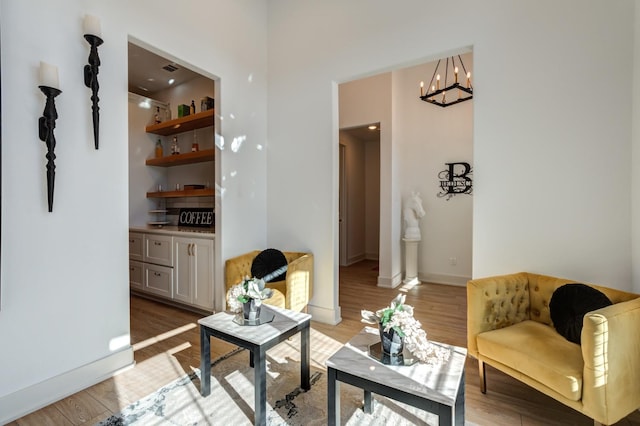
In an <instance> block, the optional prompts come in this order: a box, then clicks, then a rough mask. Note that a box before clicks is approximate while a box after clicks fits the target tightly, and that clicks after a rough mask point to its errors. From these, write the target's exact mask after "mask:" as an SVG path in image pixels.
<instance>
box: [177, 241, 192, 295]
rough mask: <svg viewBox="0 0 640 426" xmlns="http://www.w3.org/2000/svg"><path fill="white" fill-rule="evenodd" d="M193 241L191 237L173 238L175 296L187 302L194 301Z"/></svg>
mask: <svg viewBox="0 0 640 426" xmlns="http://www.w3.org/2000/svg"><path fill="white" fill-rule="evenodd" d="M192 246H193V242H192V241H191V239H190V238H181V237H174V238H173V253H174V261H173V264H174V268H173V271H174V274H175V282H174V284H175V285H174V292H173V298H174V299H176V300H179V301H181V302H185V303H189V304H191V303H193V293H194V292H193V279H192V278H191V277H192V274H193V271H192V270H193V265H192V264H193V261H192V255H191V253H192Z"/></svg>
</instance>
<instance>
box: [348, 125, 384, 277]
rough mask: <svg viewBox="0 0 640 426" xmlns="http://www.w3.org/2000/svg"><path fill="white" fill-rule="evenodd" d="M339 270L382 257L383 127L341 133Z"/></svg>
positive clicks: (371, 126)
mask: <svg viewBox="0 0 640 426" xmlns="http://www.w3.org/2000/svg"><path fill="white" fill-rule="evenodd" d="M339 173H340V177H339V179H340V184H339V187H340V189H339V191H340V196H339V199H340V201H339V223H340V225H339V228H340V229H339V232H340V266H349V265H352V264H354V263H357V262H360V261H362V260H365V259H366V260H375V261H377V260H378V258H379V253H380V245H379V241H380V123H369V124H366V125H363V126H357V127H351V128H347V129H341V130H340V172H339Z"/></svg>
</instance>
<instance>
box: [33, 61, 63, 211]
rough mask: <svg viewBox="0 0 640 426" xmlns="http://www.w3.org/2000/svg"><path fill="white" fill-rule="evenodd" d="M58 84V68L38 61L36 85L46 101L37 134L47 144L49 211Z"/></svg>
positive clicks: (51, 200)
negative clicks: (38, 75) (38, 81)
mask: <svg viewBox="0 0 640 426" xmlns="http://www.w3.org/2000/svg"><path fill="white" fill-rule="evenodd" d="M59 86H60V85H59V83H58V68H57V67H56V66H53V65H50V64H47V63H45V62H40V85H39V86H38V87H39V88H40V90H41V91H42V93H44V95H45V96H46V97H47V102H46V103H45V106H44V111H43V112H42V117H40V119H39V120H38V136H39V137H40V140H41V141H43V142H44V143H45V144H46V145H47V155H46V157H47V201H48V204H49V212H52V211H53V188H54V182H55V178H56V164H55V159H56V154H55V148H56V137H55V135H54V134H53V129H55V128H56V120H57V119H58V111H57V110H56V103H55V98H56V96H58V95H59V94H60V93H62V91H61V90H60V89H59Z"/></svg>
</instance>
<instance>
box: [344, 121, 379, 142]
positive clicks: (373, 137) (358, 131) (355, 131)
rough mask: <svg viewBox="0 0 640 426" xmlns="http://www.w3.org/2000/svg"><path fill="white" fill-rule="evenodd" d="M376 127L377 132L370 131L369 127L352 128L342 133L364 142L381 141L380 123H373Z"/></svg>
mask: <svg viewBox="0 0 640 426" xmlns="http://www.w3.org/2000/svg"><path fill="white" fill-rule="evenodd" d="M371 124H372V125H375V126H376V129H375V130H371V129H369V125H368V124H367V125H365V126H359V127H351V128H348V129H340V131H341V132H345V133H347V134H349V135H351V136H352V137H354V138H356V139H358V140H361V141H363V142H369V141H378V142H379V141H380V123H371Z"/></svg>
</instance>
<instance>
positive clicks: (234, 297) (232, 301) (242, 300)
mask: <svg viewBox="0 0 640 426" xmlns="http://www.w3.org/2000/svg"><path fill="white" fill-rule="evenodd" d="M272 295H273V290H272V289H270V288H266V287H265V282H264V280H263V279H260V278H249V277H248V276H247V277H245V278H244V280H242V282H240V283H238V284H236V285H234V286H233V287H231V289H229V291H228V292H227V304H228V305H229V309H230V310H231V311H232V312H242V313H243V315H244V318H245V319H247V320H257V319H258V318H260V307H261V306H262V301H263V300H265V299H268V298H270V297H271V296H272Z"/></svg>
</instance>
